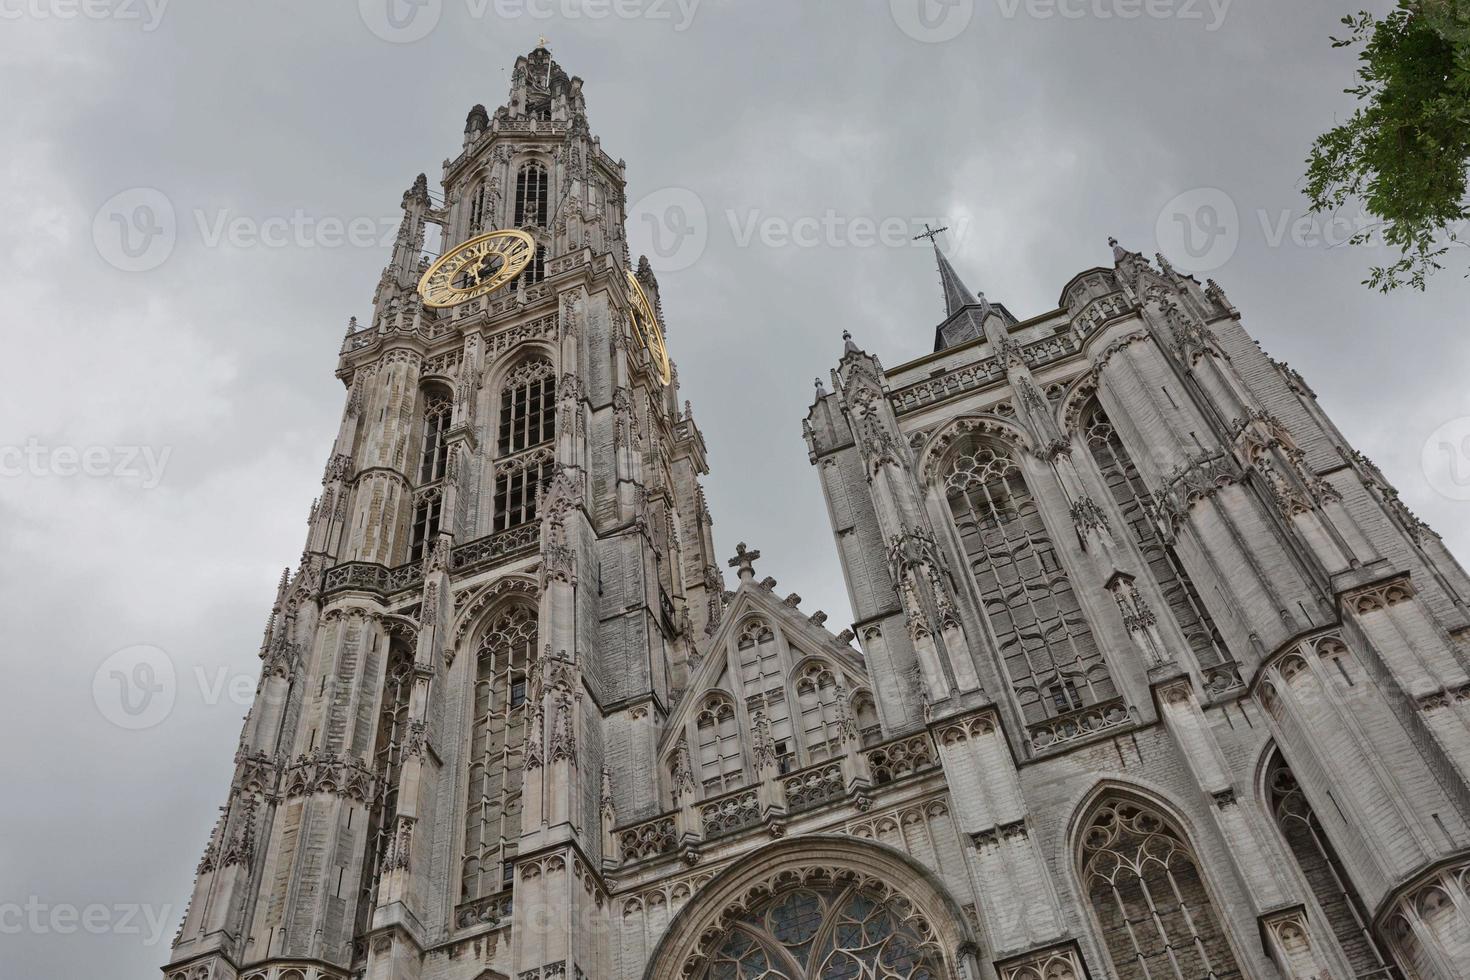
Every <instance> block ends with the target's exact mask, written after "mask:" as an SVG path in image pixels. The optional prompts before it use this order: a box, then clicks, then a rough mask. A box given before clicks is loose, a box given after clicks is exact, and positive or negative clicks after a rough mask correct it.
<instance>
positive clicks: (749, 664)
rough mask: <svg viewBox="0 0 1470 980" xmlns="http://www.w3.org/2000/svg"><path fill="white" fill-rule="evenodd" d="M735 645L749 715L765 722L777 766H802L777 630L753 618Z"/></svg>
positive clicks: (782, 767)
mask: <svg viewBox="0 0 1470 980" xmlns="http://www.w3.org/2000/svg"><path fill="white" fill-rule="evenodd" d="M736 648H737V650H738V651H739V659H740V681H741V689H742V690H743V691H744V692H745V707H746V712H747V714H748V716H749V717H750V718H751V719H752V723H754V719H755V718H756V717H757V715H759V717H760V718H761V720H762V723H763V724H764V725H765V726H766V729H767V732H768V733H769V734H770V736H771V743H772V745H773V746H774V747H775V750H776V766H777V768H778V769H779V770H780V771H781V772H790V771H791V770H793V769H796V768H799V766H798V764H797V757H796V737H795V731H794V729H793V728H792V724H791V704H790V702H788V701H787V699H786V678H785V671H784V670H783V668H782V665H781V648H780V645H779V644H778V643H777V642H776V634H775V633H774V632H772V630H771V627H770V625H769V624H768V623H766V622H765V620H762V619H752V620H750V621H749V622H747V623H746V624H745V625H744V626H743V627H742V628H741V631H740V638H739V639H738V640H737V641H736Z"/></svg>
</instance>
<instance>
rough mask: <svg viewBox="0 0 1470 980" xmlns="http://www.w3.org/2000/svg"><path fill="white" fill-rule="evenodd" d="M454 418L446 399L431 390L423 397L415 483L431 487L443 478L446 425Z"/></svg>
mask: <svg viewBox="0 0 1470 980" xmlns="http://www.w3.org/2000/svg"><path fill="white" fill-rule="evenodd" d="M453 416H454V402H453V401H452V400H451V399H450V397H449V395H448V394H447V393H446V392H444V391H440V390H439V389H437V388H436V389H433V390H430V391H427V392H425V394H424V422H423V429H422V433H421V434H422V439H421V446H420V451H419V482H420V483H435V482H437V481H439V480H442V479H443V478H444V474H445V472H446V471H447V469H448V468H449V440H448V435H449V423H450V421H451V420H452V418H453Z"/></svg>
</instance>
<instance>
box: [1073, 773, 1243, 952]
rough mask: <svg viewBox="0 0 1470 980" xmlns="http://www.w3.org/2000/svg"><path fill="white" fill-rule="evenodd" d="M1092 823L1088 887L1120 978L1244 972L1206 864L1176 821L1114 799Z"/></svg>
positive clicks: (1085, 840)
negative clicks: (1207, 880)
mask: <svg viewBox="0 0 1470 980" xmlns="http://www.w3.org/2000/svg"><path fill="white" fill-rule="evenodd" d="M1086 826H1087V829H1086V830H1085V831H1084V832H1083V836H1082V848H1081V864H1082V867H1081V877H1082V885H1083V890H1084V891H1085V892H1086V893H1087V898H1088V901H1089V903H1090V904H1091V906H1092V911H1093V914H1094V915H1095V916H1096V921H1097V925H1098V927H1099V929H1100V930H1101V932H1102V938H1103V941H1104V944H1105V946H1106V947H1107V951H1108V954H1109V955H1110V956H1111V957H1112V960H1113V966H1114V968H1115V970H1116V971H1117V975H1118V977H1119V978H1120V980H1205V978H1207V980H1234V978H1237V977H1240V976H1241V972H1240V967H1239V965H1238V964H1237V963H1236V960H1235V953H1234V951H1233V950H1232V949H1231V947H1230V941H1229V939H1228V937H1227V936H1226V934H1225V929H1224V926H1223V925H1222V923H1221V919H1220V915H1219V912H1218V911H1217V910H1216V908H1215V905H1214V902H1213V901H1212V900H1211V898H1210V894H1209V891H1208V889H1207V888H1206V886H1205V881H1204V878H1203V876H1202V875H1201V872H1200V867H1199V862H1198V860H1197V858H1196V857H1195V854H1194V851H1193V849H1192V848H1191V847H1190V846H1189V843H1188V841H1187V840H1186V839H1185V837H1184V835H1183V834H1182V833H1181V832H1180V831H1179V830H1178V828H1176V827H1175V826H1174V825H1173V823H1172V822H1171V821H1169V820H1168V819H1166V818H1165V817H1164V816H1163V814H1161V813H1160V812H1158V811H1157V810H1155V809H1153V808H1152V807H1149V806H1146V805H1144V804H1142V803H1140V802H1136V801H1134V800H1131V799H1113V800H1109V801H1107V802H1106V803H1104V804H1102V805H1101V806H1099V807H1098V808H1097V810H1096V811H1095V812H1094V813H1093V816H1092V818H1091V819H1090V820H1089V821H1088V822H1087V825H1086Z"/></svg>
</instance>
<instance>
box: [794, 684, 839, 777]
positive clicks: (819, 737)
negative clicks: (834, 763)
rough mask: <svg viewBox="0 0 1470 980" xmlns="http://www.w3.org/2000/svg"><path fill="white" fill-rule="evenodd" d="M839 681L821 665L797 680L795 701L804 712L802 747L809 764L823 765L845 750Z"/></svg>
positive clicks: (802, 715) (802, 712)
mask: <svg viewBox="0 0 1470 980" xmlns="http://www.w3.org/2000/svg"><path fill="white" fill-rule="evenodd" d="M839 691H840V688H839V687H838V684H837V678H836V676H834V675H833V673H832V671H831V670H829V669H828V668H827V667H825V666H823V665H821V664H813V665H812V666H810V667H808V668H807V669H806V670H804V671H802V674H801V677H799V678H798V679H797V681H796V700H797V704H798V705H799V707H800V709H801V735H802V744H803V745H805V746H806V750H807V755H808V759H807V762H808V763H813V762H821V761H822V760H823V759H827V758H830V757H831V756H833V755H837V754H839V753H840V752H841V751H842V727H841V713H842V711H843V710H845V709H844V708H843V707H842V706H840V705H839V703H838V700H839V696H840V695H839Z"/></svg>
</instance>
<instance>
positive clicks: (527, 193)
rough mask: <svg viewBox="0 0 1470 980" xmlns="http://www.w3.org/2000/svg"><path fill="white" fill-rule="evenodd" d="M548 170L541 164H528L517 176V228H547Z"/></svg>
mask: <svg viewBox="0 0 1470 980" xmlns="http://www.w3.org/2000/svg"><path fill="white" fill-rule="evenodd" d="M546 187H547V177H546V168H545V167H543V166H542V165H541V164H539V163H535V162H532V163H528V164H526V165H525V166H524V167H522V168H521V171H520V173H519V174H517V175H516V211H515V226H516V227H517V228H524V227H526V226H527V225H534V226H535V227H537V228H544V227H546Z"/></svg>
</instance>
